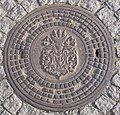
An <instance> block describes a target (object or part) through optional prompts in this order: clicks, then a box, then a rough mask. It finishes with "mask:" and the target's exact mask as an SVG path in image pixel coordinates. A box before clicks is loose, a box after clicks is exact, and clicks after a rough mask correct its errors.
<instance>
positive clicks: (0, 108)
mask: <svg viewBox="0 0 120 115" xmlns="http://www.w3.org/2000/svg"><path fill="white" fill-rule="evenodd" d="M3 111H4V109H3V107H2V106H1V105H0V115H1V114H2V112H3Z"/></svg>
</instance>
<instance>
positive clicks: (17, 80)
mask: <svg viewBox="0 0 120 115" xmlns="http://www.w3.org/2000/svg"><path fill="white" fill-rule="evenodd" d="M4 66H5V72H6V74H7V78H8V81H9V82H10V84H11V85H12V87H13V89H14V91H15V93H16V94H17V95H18V96H19V97H20V98H21V99H23V100H25V101H26V102H28V103H30V104H32V105H33V106H35V107H37V108H40V109H45V110H51V111H65V110H71V109H75V108H79V107H82V106H83V105H85V104H87V103H89V102H91V101H93V100H95V99H96V98H97V97H98V96H99V95H100V93H101V92H102V90H103V88H104V87H105V86H106V84H107V82H108V81H109V80H110V78H111V72H112V66H113V48H112V41H111V38H110V35H109V33H108V31H107V30H106V28H105V27H104V25H103V24H102V23H101V22H100V21H99V20H98V19H97V18H96V17H95V16H93V15H92V14H91V13H90V12H88V11H86V10H85V9H83V8H78V7H76V6H69V5H62V4H60V5H50V6H43V7H39V8H37V9H36V10H34V11H32V12H31V13H29V14H28V15H26V16H25V17H24V18H23V19H22V20H21V21H20V22H19V23H18V24H17V25H16V26H15V27H14V28H13V29H12V30H11V31H10V32H9V35H8V39H7V41H6V44H5V48H4Z"/></svg>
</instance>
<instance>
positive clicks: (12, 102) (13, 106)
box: [3, 94, 22, 115]
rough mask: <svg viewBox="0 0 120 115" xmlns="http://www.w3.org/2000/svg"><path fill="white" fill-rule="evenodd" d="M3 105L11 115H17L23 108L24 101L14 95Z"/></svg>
mask: <svg viewBox="0 0 120 115" xmlns="http://www.w3.org/2000/svg"><path fill="white" fill-rule="evenodd" d="M3 105H4V107H5V108H6V109H7V110H8V111H9V112H10V113H12V114H13V115H16V113H17V111H18V110H19V109H20V107H21V106H22V101H21V100H20V99H19V98H18V97H17V96H16V95H15V94H13V95H12V96H11V97H10V98H8V99H6V100H5V102H4V104H3Z"/></svg>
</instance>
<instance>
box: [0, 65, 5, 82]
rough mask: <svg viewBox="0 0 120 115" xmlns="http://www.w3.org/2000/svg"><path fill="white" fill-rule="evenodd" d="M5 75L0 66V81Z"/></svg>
mask: <svg viewBox="0 0 120 115" xmlns="http://www.w3.org/2000/svg"><path fill="white" fill-rule="evenodd" d="M5 76H6V74H5V71H4V68H3V66H2V65H0V81H1V80H3V79H4V78H5Z"/></svg>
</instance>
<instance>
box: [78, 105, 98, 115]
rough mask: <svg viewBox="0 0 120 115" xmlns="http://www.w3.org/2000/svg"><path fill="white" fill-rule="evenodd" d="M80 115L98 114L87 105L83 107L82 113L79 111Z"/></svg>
mask: <svg viewBox="0 0 120 115" xmlns="http://www.w3.org/2000/svg"><path fill="white" fill-rule="evenodd" d="M80 115H100V113H99V111H98V110H97V109H96V108H94V107H93V106H92V105H91V104H89V105H87V106H85V107H84V109H83V110H82V111H80Z"/></svg>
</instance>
